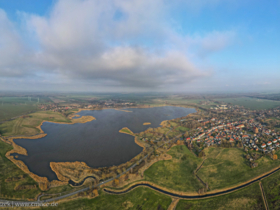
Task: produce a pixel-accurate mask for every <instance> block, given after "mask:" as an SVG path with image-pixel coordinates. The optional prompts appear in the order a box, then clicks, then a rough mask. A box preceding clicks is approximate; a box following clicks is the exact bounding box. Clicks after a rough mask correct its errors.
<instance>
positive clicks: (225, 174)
mask: <svg viewBox="0 0 280 210" xmlns="http://www.w3.org/2000/svg"><path fill="white" fill-rule="evenodd" d="M205 154H206V157H207V159H206V160H205V162H204V164H203V165H202V167H201V169H200V170H199V171H198V176H199V177H200V178H201V179H202V180H203V181H204V182H207V183H208V184H209V187H210V189H211V190H215V189H222V188H226V187H230V186H234V185H237V184H240V183H243V182H246V181H248V180H250V179H252V178H254V177H257V176H258V175H261V174H263V173H265V172H267V171H269V170H271V169H273V168H275V167H277V166H278V165H279V163H280V162H279V160H276V161H273V160H271V158H268V157H262V158H260V159H259V160H257V161H256V162H257V163H258V167H256V168H253V169H252V168H251V167H250V166H249V164H248V160H246V159H245V158H244V157H243V155H244V154H245V153H244V152H243V151H242V150H241V149H237V148H214V147H211V148H207V149H205Z"/></svg>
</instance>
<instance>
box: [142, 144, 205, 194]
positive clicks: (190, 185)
mask: <svg viewBox="0 0 280 210" xmlns="http://www.w3.org/2000/svg"><path fill="white" fill-rule="evenodd" d="M168 154H170V155H171V156H172V159H171V160H164V161H159V162H156V163H155V164H153V165H152V166H151V167H150V168H148V169H147V170H146V171H145V173H144V175H145V180H147V181H151V182H153V183H155V184H158V185H160V186H163V187H166V188H169V189H174V190H178V191H184V192H197V191H198V190H199V189H201V188H202V187H203V185H202V184H201V183H200V182H199V181H198V179H197V178H196V177H195V175H194V174H193V172H194V170H195V169H196V168H197V167H198V165H199V164H200V163H201V162H202V159H201V158H198V157H196V156H195V155H194V154H193V153H192V152H190V151H189V150H188V148H187V147H186V146H175V147H172V148H171V150H170V151H169V152H168Z"/></svg>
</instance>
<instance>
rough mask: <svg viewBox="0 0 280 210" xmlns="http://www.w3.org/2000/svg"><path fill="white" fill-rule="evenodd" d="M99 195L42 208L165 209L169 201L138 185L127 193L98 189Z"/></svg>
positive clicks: (61, 209) (90, 209)
mask: <svg viewBox="0 0 280 210" xmlns="http://www.w3.org/2000/svg"><path fill="white" fill-rule="evenodd" d="M99 193H100V195H99V196H98V197H96V198H93V199H87V198H80V199H77V200H72V201H69V202H65V203H59V204H58V207H49V208H45V207H44V208H42V209H59V210H68V209H83V210H87V209H89V210H95V209H96V210H102V209H104V210H111V209H112V210H123V209H127V210H129V209H142V210H145V209H155V210H156V209H161V210H164V209H167V208H168V206H169V205H170V203H171V198H170V197H169V196H166V195H163V194H160V193H158V192H155V191H153V190H151V189H149V188H144V187H138V188H136V189H134V190H132V191H131V192H129V193H126V194H122V195H111V194H107V193H105V192H103V191H102V190H100V191H99Z"/></svg>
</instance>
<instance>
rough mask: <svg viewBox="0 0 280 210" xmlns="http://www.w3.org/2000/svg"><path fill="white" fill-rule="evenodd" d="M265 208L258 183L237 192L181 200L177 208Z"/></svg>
mask: <svg viewBox="0 0 280 210" xmlns="http://www.w3.org/2000/svg"><path fill="white" fill-rule="evenodd" d="M185 209H188V210H228V209H231V210H241V209H242V210H262V209H263V210H264V209H265V208H264V204H263V200H262V195H261V190H260V187H259V184H258V183H255V184H253V185H250V186H248V187H246V188H244V189H242V190H238V191H236V192H233V193H230V194H227V195H223V196H218V197H213V198H209V199H202V200H194V201H188V200H180V201H179V203H178V204H177V207H176V210H185Z"/></svg>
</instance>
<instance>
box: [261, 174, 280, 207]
mask: <svg viewBox="0 0 280 210" xmlns="http://www.w3.org/2000/svg"><path fill="white" fill-rule="evenodd" d="M262 183H263V187H264V191H265V194H266V199H267V202H268V205H269V209H280V172H277V173H275V174H273V175H271V176H269V177H268V178H266V179H264V180H263V181H262Z"/></svg>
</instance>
